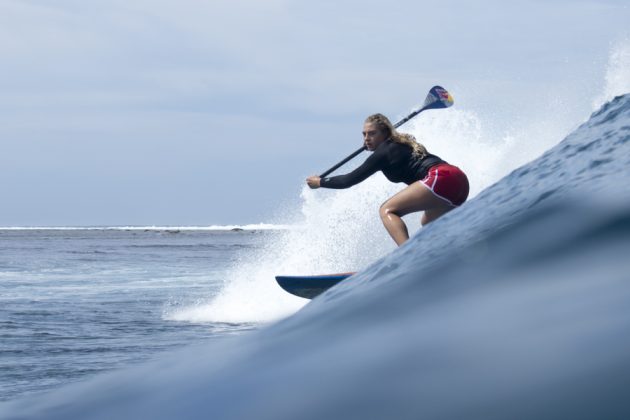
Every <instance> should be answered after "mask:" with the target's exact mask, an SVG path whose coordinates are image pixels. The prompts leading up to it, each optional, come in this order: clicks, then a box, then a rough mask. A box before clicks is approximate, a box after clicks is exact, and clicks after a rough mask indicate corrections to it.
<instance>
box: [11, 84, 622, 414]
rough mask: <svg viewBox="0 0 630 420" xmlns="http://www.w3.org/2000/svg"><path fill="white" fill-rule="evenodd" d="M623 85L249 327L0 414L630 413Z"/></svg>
mask: <svg viewBox="0 0 630 420" xmlns="http://www.w3.org/2000/svg"><path fill="white" fill-rule="evenodd" d="M629 179H630V95H625V96H620V97H617V98H615V99H614V100H613V101H611V102H609V103H607V104H605V105H604V106H603V107H602V108H601V109H600V110H599V111H597V112H595V113H594V114H593V115H592V116H591V118H590V119H589V120H588V121H587V122H586V123H584V124H583V125H582V126H580V127H579V128H578V129H577V130H575V131H574V132H573V133H572V134H570V135H569V136H568V137H567V138H566V139H565V140H563V141H562V142H561V143H560V144H558V145H557V146H556V147H554V148H552V149H551V150H549V151H548V152H546V153H545V154H544V155H543V156H541V157H540V158H539V159H537V160H535V161H533V162H531V163H529V164H527V165H524V166H522V167H520V168H519V169H517V170H515V171H513V172H512V173H510V174H509V175H507V176H506V177H505V178H503V179H502V180H501V181H499V182H497V183H496V184H494V185H492V186H490V187H489V188H487V189H485V190H484V191H482V192H481V193H479V194H478V195H477V196H476V197H475V198H474V199H473V200H471V201H470V202H468V203H467V204H466V205H464V206H462V207H460V208H458V209H456V210H454V211H452V212H451V213H449V214H447V215H446V216H444V217H443V218H441V219H440V220H437V221H436V222H434V223H432V224H430V225H428V226H427V227H426V228H423V229H422V230H421V231H420V232H419V233H418V234H417V235H415V236H414V237H412V238H411V239H410V241H409V242H408V243H406V244H405V246H403V247H401V248H399V249H397V250H395V251H394V252H392V253H390V254H388V255H387V256H385V257H384V258H382V259H380V260H379V261H377V262H375V263H373V264H372V265H370V266H369V267H368V268H367V269H365V270H363V271H362V272H360V273H359V274H357V275H356V276H354V277H352V278H351V279H350V280H349V281H347V282H345V283H342V284H340V285H339V286H338V287H335V288H333V289H331V290H329V291H328V292H327V293H325V294H323V295H321V296H320V297H318V298H317V299H314V300H313V301H312V302H311V303H310V304H308V305H306V307H304V308H303V309H302V310H301V311H299V312H298V313H297V314H295V315H294V316H292V317H289V318H287V319H285V320H283V321H280V322H278V323H276V324H274V325H271V326H269V327H267V328H263V329H261V330H259V331H257V332H254V333H252V334H249V335H246V336H241V337H237V338H233V339H226V340H222V341H220V342H212V343H206V344H204V345H201V346H197V347H194V348H189V349H186V351H184V352H179V353H174V354H172V355H170V356H168V357H165V358H163V359H160V360H158V361H156V362H154V363H153V364H150V365H146V366H142V367H139V368H137V369H134V370H129V371H125V372H119V373H114V374H111V375H108V376H105V377H99V378H97V379H96V380H94V381H91V382H88V383H82V384H77V385H72V386H69V387H66V388H63V389H61V390H59V391H56V392H54V393H51V394H48V395H44V396H41V397H39V398H36V399H29V400H25V401H16V402H13V403H10V404H7V405H3V406H0V417H4V418H49V419H110V418H120V419H135V418H153V419H171V418H220V419H244V418H256V419H263V420H264V419H295V418H300V419H322V418H361V419H372V418H396V419H417V418H453V419H455V418H484V419H493V418H497V419H499V418H501V419H503V418H613V417H614V418H627V417H628V415H630V404H629V403H628V402H627V398H626V392H625V389H626V386H627V384H628V382H630V358H628V352H629V351H630V282H629V281H628V273H630V259H629V258H628V249H630V183H629V182H628V180H629Z"/></svg>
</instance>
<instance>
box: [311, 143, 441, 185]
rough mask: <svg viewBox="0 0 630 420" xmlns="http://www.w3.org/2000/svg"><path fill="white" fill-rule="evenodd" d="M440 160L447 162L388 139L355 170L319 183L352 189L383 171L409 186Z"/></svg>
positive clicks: (324, 179)
mask: <svg viewBox="0 0 630 420" xmlns="http://www.w3.org/2000/svg"><path fill="white" fill-rule="evenodd" d="M439 163H446V162H445V161H443V160H442V159H440V158H439V157H437V156H435V155H431V154H427V155H426V156H425V157H423V158H418V157H416V156H414V155H413V150H412V149H411V147H409V146H407V145H406V144H401V143H395V142H393V141H392V140H391V139H388V140H386V141H384V142H383V143H381V144H380V145H379V146H378V147H377V148H376V149H375V150H374V152H373V153H372V155H371V156H370V157H368V158H367V159H366V160H365V162H363V164H362V165H361V166H359V167H358V168H356V169H355V170H354V171H352V172H350V173H348V174H346V175H339V176H333V177H329V178H322V179H321V181H320V186H321V187H322V188H334V189H343V188H349V187H352V186H353V185H356V184H358V183H360V182H362V181H365V180H366V179H367V178H369V177H370V176H371V175H373V174H374V173H376V172H377V171H382V172H383V174H384V175H385V177H387V179H389V180H390V181H392V182H404V183H405V184H407V185H409V184H412V183H414V182H416V181H419V180H421V179H423V178H424V177H425V176H427V173H428V172H429V169H430V168H431V167H432V166H434V165H437V164H439Z"/></svg>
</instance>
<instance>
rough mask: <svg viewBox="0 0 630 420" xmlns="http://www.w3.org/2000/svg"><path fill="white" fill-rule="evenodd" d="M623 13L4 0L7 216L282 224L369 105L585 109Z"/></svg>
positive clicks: (544, 114)
mask: <svg viewBox="0 0 630 420" xmlns="http://www.w3.org/2000/svg"><path fill="white" fill-rule="evenodd" d="M628 22H630V6H628V2H627V1H625V0H624V1H601V0H598V1H563V0H555V1H554V0H552V1H542V0H540V1H539V0H528V1H512V2H502V1H498V0H497V1H493V0H482V1H477V2H465V1H448V0H441V1H418V0H416V1H398V2H388V3H383V2H376V1H372V0H362V1H354V0H339V1H335V2H312V1H311V2H307V1H297V0H265V1H256V0H230V1H227V0H226V1H220V0H216V1H199V0H178V1H165V0H152V1H148V0H146V1H145V0H124V1H122V0H107V1H104V0H92V1H89V2H86V1H78V0H45V1H44V0H42V1H39V0H0V57H1V61H0V63H1V65H0V146H1V150H2V153H1V154H0V177H1V181H0V194H1V197H2V206H1V207H0V226H100V225H110V226H113V225H117V226H127V225H142V226H145V225H175V226H184V225H200V226H206V225H217V224H248V223H265V222H279V221H281V219H282V214H281V213H282V209H283V208H285V206H286V205H287V203H295V202H299V200H300V193H301V191H302V189H303V188H304V179H305V177H306V176H308V175H312V174H317V173H321V172H322V171H324V170H325V169H327V168H328V167H330V166H332V165H333V164H334V163H336V162H337V161H339V160H341V159H342V158H343V157H345V156H346V155H348V154H349V153H350V152H352V151H354V150H355V149H356V148H357V147H359V146H360V145H361V135H360V132H361V126H362V123H363V120H364V118H365V117H366V116H367V115H369V114H371V113H374V112H382V113H385V114H386V115H389V116H390V117H392V119H396V118H397V117H400V116H402V115H404V114H405V113H406V112H408V111H409V110H411V109H412V108H413V107H414V106H417V105H420V104H421V103H422V102H423V100H424V97H425V95H426V92H427V91H428V89H429V88H430V87H431V86H433V85H436V84H440V85H442V86H444V87H446V88H447V89H449V91H451V93H452V94H453V96H454V97H455V100H456V106H457V107H459V109H462V110H467V111H470V112H473V113H475V115H477V116H479V118H480V120H481V121H485V122H486V123H487V124H489V125H491V126H492V127H493V129H496V130H499V131H509V130H511V129H514V124H516V125H518V124H523V121H528V122H529V123H531V122H535V121H537V119H538V118H545V119H549V118H559V119H564V120H570V121H574V122H575V123H579V122H581V121H582V120H584V119H586V118H587V117H588V114H589V113H590V112H591V111H592V110H593V109H592V107H593V100H594V98H596V97H597V96H598V95H600V94H601V92H602V89H603V87H604V85H605V83H606V80H605V73H606V69H607V66H609V65H610V64H609V59H610V55H611V49H613V48H614V47H615V45H619V43H622V44H623V43H624V42H627V40H628V39H629V38H628V37H629V36H630V30H629V29H628ZM441 115H444V116H445V117H444V118H446V117H447V116H448V114H441ZM418 118H420V117H418ZM566 126H567V127H568V126H569V125H566ZM563 127H564V126H563ZM560 140H561V138H558V141H560ZM480 153H483V150H480ZM445 158H446V160H448V157H445Z"/></svg>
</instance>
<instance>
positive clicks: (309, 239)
mask: <svg viewBox="0 0 630 420" xmlns="http://www.w3.org/2000/svg"><path fill="white" fill-rule="evenodd" d="M404 128H405V129H404V130H401V131H405V132H409V133H412V134H414V135H415V136H416V137H417V138H418V140H419V141H421V142H422V143H424V144H425V145H426V146H427V148H428V149H429V151H430V152H431V153H435V154H437V155H439V156H441V157H443V158H444V159H446V160H447V161H449V162H450V163H452V164H455V165H457V166H459V167H461V168H462V169H463V170H464V171H465V172H466V173H467V175H468V177H469V179H470V183H471V197H472V196H474V195H475V194H476V193H478V192H479V191H481V190H482V189H483V188H485V187H487V186H488V185H490V184H491V183H493V182H495V181H497V180H498V179H499V178H500V177H501V176H503V175H504V174H505V172H506V171H507V170H508V169H513V168H515V167H516V166H517V165H518V164H520V163H522V162H520V161H526V160H527V159H532V158H533V157H535V156H536V155H535V154H534V152H532V149H531V148H530V149H527V150H526V151H523V153H524V155H522V156H521V155H519V154H518V153H515V152H514V149H515V144H517V143H518V141H519V138H518V136H510V135H495V134H494V133H492V132H487V131H486V132H484V130H483V129H482V124H481V122H480V119H479V117H478V116H477V115H476V114H475V113H473V112H469V111H465V110H464V111H462V110H455V109H449V110H446V111H433V112H427V113H425V114H423V115H422V116H419V117H417V118H416V119H415V120H413V122H412V123H410V124H408V125H406V126H405V127H404ZM367 156H368V155H367V153H366V154H363V155H361V156H360V157H359V158H357V159H356V162H353V164H354V166H356V165H359V164H360V163H361V162H362V161H363V159H365V158H366V157H367ZM508 157H509V158H510V159H511V160H510V159H507V158H508ZM351 168H352V166H350V165H348V167H344V168H342V170H340V171H338V173H345V172H347V171H349V170H350V169H351ZM298 181H299V182H302V180H296V182H298ZM403 188H404V185H403V184H392V183H390V182H389V181H387V180H386V179H385V177H384V176H383V175H382V174H380V173H378V174H376V175H374V176H372V177H371V178H369V179H368V180H366V181H365V182H363V183H361V184H359V185H356V186H354V187H352V188H350V189H346V190H329V189H318V190H310V189H309V188H308V187H304V188H303V190H302V192H301V195H300V199H301V200H300V203H299V204H298V206H297V207H295V208H283V209H279V211H278V214H282V217H281V218H279V220H278V222H279V223H282V224H294V225H295V226H296V228H295V229H292V230H288V231H285V232H280V233H278V234H276V235H274V236H271V237H270V239H269V240H268V241H266V243H265V244H264V245H263V247H262V248H260V249H256V250H253V251H250V252H248V253H247V254H245V255H243V256H242V257H241V258H240V260H239V261H238V263H237V264H235V265H234V266H233V268H232V269H231V270H229V272H228V273H227V275H226V282H225V285H224V287H223V289H222V290H221V292H220V293H219V294H218V295H217V296H215V297H214V298H213V299H212V300H211V301H209V302H207V303H205V304H201V305H198V306H194V307H190V308H186V309H183V310H180V311H178V312H176V313H174V314H171V315H169V317H170V318H173V319H176V320H182V321H190V322H229V323H241V322H253V323H257V322H268V321H273V320H276V319H278V318H281V317H284V316H287V315H290V314H292V313H293V312H295V311H296V310H298V309H299V308H301V307H302V306H303V305H304V304H305V303H306V301H305V300H304V299H301V298H297V297H294V296H291V295H289V294H287V293H286V292H284V291H283V290H282V289H280V287H279V286H278V285H277V284H276V282H275V276H276V275H279V274H284V275H308V274H326V273H338V272H348V271H357V270H361V269H363V268H365V267H366V266H368V265H369V264H371V263H372V262H374V261H376V260H377V259H379V258H380V257H382V256H384V255H385V254H387V253H388V252H390V251H391V250H393V249H394V247H395V244H394V242H393V241H392V240H391V239H390V238H389V235H388V234H387V232H386V231H385V228H384V227H383V226H382V223H381V221H380V218H379V215H378V209H379V207H380V205H381V204H382V203H383V202H384V201H385V200H386V199H387V198H388V197H390V196H392V195H393V194H395V193H396V192H398V191H400V190H401V189H403ZM419 220H420V215H419V214H412V215H409V216H406V217H405V221H406V222H407V225H408V226H409V231H410V234H412V235H413V234H414V233H415V232H416V231H417V229H419V228H420V223H419Z"/></svg>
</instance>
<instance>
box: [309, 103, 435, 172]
mask: <svg viewBox="0 0 630 420" xmlns="http://www.w3.org/2000/svg"><path fill="white" fill-rule="evenodd" d="M427 108H428V106H425V107H422V108H420V109H418V110H416V111H413V112H412V113H411V114H409V115H407V116H406V117H405V118H403V119H402V120H400V121H398V122H397V123H396V124H394V128H398V127H400V126H401V125H403V124H404V123H406V122H407V121H409V120H410V119H412V118H413V117H415V116H416V115H418V114H419V113H421V112H422V111H424V110H426V109H427ZM364 150H365V146H361V148H360V149H357V150H356V151H354V152H353V153H352V154H351V155H350V156H348V157H347V158H345V159H344V160H342V161H341V162H339V163H338V164H336V165H335V166H333V167H332V168H330V169H329V170H327V171H326V172H324V173H323V174H321V175H320V176H319V177H320V178H324V177H326V176H328V175H329V174H331V173H332V172H334V171H336V170H337V169H339V168H340V167H342V166H343V165H345V164H346V163H347V162H348V161H350V160H352V159H354V158H355V157H356V156H358V155H359V154H361V152H363V151H364Z"/></svg>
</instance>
